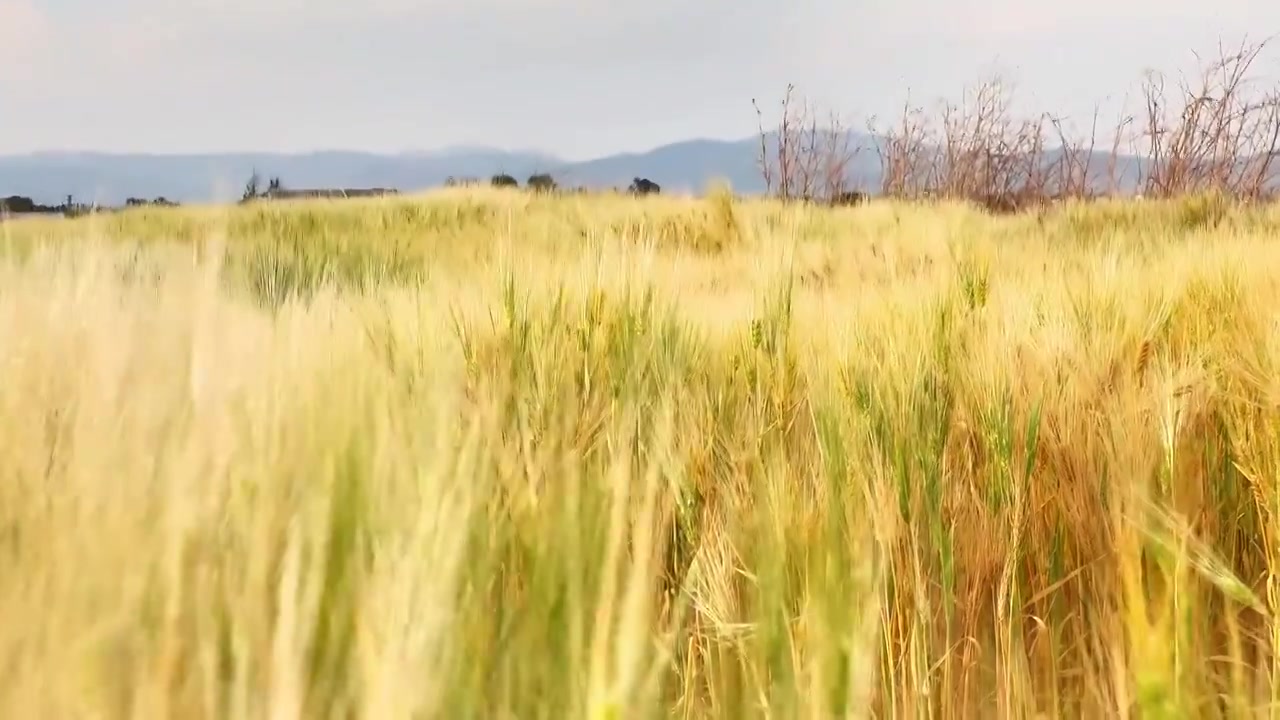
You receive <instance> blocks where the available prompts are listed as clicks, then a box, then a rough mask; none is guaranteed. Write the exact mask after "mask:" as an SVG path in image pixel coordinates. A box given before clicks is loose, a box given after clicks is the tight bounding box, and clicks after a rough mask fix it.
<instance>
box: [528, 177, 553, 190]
mask: <svg viewBox="0 0 1280 720" xmlns="http://www.w3.org/2000/svg"><path fill="white" fill-rule="evenodd" d="M525 185H526V187H528V188H529V189H530V190H533V191H534V192H551V191H553V190H555V189H556V181H555V178H552V177H551V176H550V175H549V174H547V173H535V174H533V175H530V176H529V179H528V180H527V181H526V182H525Z"/></svg>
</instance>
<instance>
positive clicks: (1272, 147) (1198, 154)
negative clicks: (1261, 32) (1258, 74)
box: [1139, 41, 1280, 200]
mask: <svg viewBox="0 0 1280 720" xmlns="http://www.w3.org/2000/svg"><path fill="white" fill-rule="evenodd" d="M1268 42H1269V41H1262V42H1259V43H1254V44H1249V43H1247V42H1244V41H1242V42H1241V44H1240V45H1239V47H1238V48H1237V49H1236V50H1234V51H1228V50H1227V49H1226V48H1225V47H1224V46H1223V45H1222V44H1221V43H1220V44H1219V46H1218V57H1217V59H1216V60H1214V61H1212V62H1211V63H1209V64H1208V65H1207V66H1205V67H1204V68H1203V69H1202V70H1201V73H1200V75H1199V77H1198V78H1196V79H1195V80H1194V81H1189V80H1187V79H1186V78H1183V79H1181V80H1180V81H1179V82H1178V85H1177V89H1176V90H1173V91H1172V92H1170V91H1169V89H1168V83H1167V82H1166V79H1165V77H1164V76H1163V75H1162V74H1160V73H1156V72H1152V73H1148V75H1147V76H1146V78H1145V79H1144V81H1143V85H1142V96H1143V105H1144V107H1143V112H1142V115H1141V117H1140V125H1141V127H1140V137H1139V142H1140V143H1141V147H1140V148H1139V152H1140V153H1141V154H1142V155H1145V156H1146V157H1147V158H1149V162H1150V164H1149V167H1148V168H1147V169H1146V172H1145V173H1144V177H1143V179H1142V191H1143V193H1144V194H1145V195H1147V196H1150V197H1172V196H1177V195H1188V194H1196V193H1204V192H1218V193H1222V194H1223V195H1226V196H1228V197H1232V198H1236V199H1242V200H1254V199H1260V198H1263V197H1266V196H1269V195H1270V194H1271V193H1272V192H1274V189H1275V188H1274V180H1275V159H1276V156H1277V152H1278V151H1280V92H1277V89H1276V88H1275V87H1274V86H1272V87H1269V88H1265V89H1261V90H1258V89H1256V86H1255V83H1254V82H1253V81H1252V78H1251V76H1250V72H1251V70H1252V68H1253V67H1254V65H1255V64H1256V62H1257V60H1258V58H1259V57H1260V56H1261V54H1262V52H1263V51H1264V50H1265V49H1266V47H1267V45H1268Z"/></svg>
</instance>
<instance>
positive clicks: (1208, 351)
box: [0, 191, 1280, 720]
mask: <svg viewBox="0 0 1280 720" xmlns="http://www.w3.org/2000/svg"><path fill="white" fill-rule="evenodd" d="M0 239H2V240H3V242H4V245H3V252H0V373H3V375H2V377H3V384H0V473H3V482H0V560H2V561H3V572H0V618H3V622H0V665H2V669H3V675H2V676H0V677H2V678H3V679H2V680H0V717H5V718H36V717H49V718H81V717H84V718H90V717H92V718H124V717H137V718H161V717H164V718H170V717H181V718H246V719H247V718H271V719H272V720H287V719H292V718H328V717H332V718H379V719H382V718H411V717H412V718H426V717H440V718H469V717H475V718H481V717H483V718H548V719H550V718H566V717H583V718H590V719H591V720H604V719H606V718H639V717H672V716H674V717H691V718H692V717H725V718H749V717H771V718H792V717H797V718H800V717H805V718H830V717H921V718H923V717H976V718H987V717H1010V718H1012V717H1017V718H1023V717H1033V716H1036V715H1037V714H1040V715H1043V716H1048V717H1072V718H1075V717H1140V718H1184V717H1210V718H1219V717H1220V718H1245V717H1263V716H1268V717H1269V716H1272V715H1273V714H1274V713H1275V712H1276V703H1277V700H1280V665H1277V661H1276V651H1277V650H1280V619H1277V618H1276V613H1277V611H1278V610H1280V608H1277V604H1278V603H1280V374H1277V370H1280V324H1278V321H1280V314H1278V310H1277V309H1278V308H1280V304H1278V303H1280V242H1278V241H1280V210H1277V209H1260V208H1254V209H1238V208H1231V207H1228V206H1226V205H1225V204H1223V203H1222V202H1219V201H1216V200H1214V199H1212V198H1207V199H1206V198H1197V199H1189V200H1184V201H1179V202H1168V203H1155V202H1148V203H1143V204H1121V203H1114V204H1100V205H1096V206H1089V207H1086V206H1066V207H1063V208H1059V209H1055V210H1051V211H1046V212H1045V213H1042V214H1040V215H1026V216H1018V217H1006V218H993V217H989V216H986V215H983V214H980V213H978V212H976V211H973V210H970V209H967V208H964V207H960V206H947V205H944V206H938V207H924V206H919V207H912V206H907V205H894V204H887V203H886V204H872V205H869V206H866V207H861V208H856V209H845V210H838V211H837V210H818V209H812V208H801V207H792V208H786V207H783V206H781V205H772V204H768V203H745V204H734V203H732V202H731V201H730V200H729V199H728V198H727V197H726V196H715V197H712V198H711V199H708V200H705V201H701V200H686V199H671V198H663V199H649V200H645V201H641V200H635V199H628V198H551V197H531V196H527V195H523V194H520V193H502V192H498V191H472V192H470V193H462V192H457V193H440V194H437V195H433V196H429V197H425V198H401V199H396V200H391V201H358V202H349V203H310V204H302V205H265V206H259V207H249V208H233V209H217V208H207V209H186V210H142V211H134V212H127V213H124V214H121V215H117V216H110V217H96V218H88V219H84V220H79V221H75V222H67V221H52V222H51V221H44V220H30V221H21V222H13V223H8V224H5V225H3V226H0Z"/></svg>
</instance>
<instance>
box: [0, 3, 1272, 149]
mask: <svg viewBox="0 0 1280 720" xmlns="http://www.w3.org/2000/svg"><path fill="white" fill-rule="evenodd" d="M1277 32H1280V2H1275V0H1214V1H1213V2H1204V0H1067V1H1064V0H775V1H774V2H765V1H764V0H638V1H637V0H451V1H449V2H445V1H444V0H341V1H340V0H0V153H12V152H25V151H30V150H50V149H55V150H56V149H77V150H83V149H94V150H113V151H124V150H129V151H153V152H186V151H230V150H278V151H297V150H311V149H364V150H378V151H395V150H403V149H433V148H439V147H443V146H449V145H459V144H466V145H473V144H481V145H494V146H499V147H507V148H536V149H542V150H547V151H551V152H555V153H559V154H561V155H563V156H564V157H566V158H568V159H579V158H586V157H592V156H596V155H600V154H605V153H611V152H617V151H624V150H643V149H647V148H649V147H652V146H655V145H659V144H661V143H664V142H669V141H673V140H679V139H687V138H692V137H718V138H738V137H743V136H746V135H748V134H750V133H751V132H752V131H753V129H754V125H755V116H754V114H753V110H752V108H751V98H752V97H753V96H754V97H757V98H759V99H760V101H761V103H762V105H765V106H766V107H767V106H768V105H772V104H773V103H774V102H775V101H776V100H777V99H779V98H780V96H781V93H782V90H783V88H784V86H785V85H786V83H787V82H795V83H796V84H797V85H798V86H799V87H800V89H801V90H803V91H805V92H806V94H808V95H811V96H813V97H814V98H815V99H816V100H820V101H823V102H825V103H827V104H829V105H831V106H833V107H835V108H836V109H838V110H840V111H842V112H843V113H845V114H847V115H849V116H850V117H851V118H853V119H860V118H864V117H865V116H866V115H868V114H872V113H880V114H885V113H890V112H892V111H894V110H895V109H897V108H898V107H899V106H900V104H901V102H902V101H903V100H904V99H906V98H907V97H908V93H909V94H910V96H911V97H912V98H916V99H920V100H933V99H935V98H936V97H938V96H941V95H949V96H954V95H956V94H957V93H958V92H959V91H960V90H962V89H963V87H964V86H965V85H966V84H967V83H972V82H974V81H977V80H979V79H981V78H982V77H984V76H986V75H987V74H989V73H991V72H993V71H997V70H998V71H1001V72H1003V73H1004V74H1005V75H1006V76H1007V77H1009V78H1010V79H1011V80H1013V81H1014V82H1016V84H1017V89H1018V94H1019V98H1020V100H1021V102H1023V103H1025V104H1027V105H1034V106H1035V107H1037V108H1044V109H1053V110H1055V111H1060V112H1064V113H1069V114H1072V115H1073V116H1076V117H1079V118H1080V119H1081V120H1082V121H1083V120H1086V119H1087V118H1086V116H1088V115H1089V114H1090V112H1091V110H1092V108H1093V106H1094V104H1095V103H1097V102H1101V101H1105V100H1106V99H1107V98H1108V97H1111V98H1113V99H1118V98H1120V97H1121V96H1122V95H1123V94H1124V93H1125V92H1126V91H1129V92H1132V91H1133V90H1134V89H1136V83H1137V81H1138V80H1139V78H1140V77H1141V73H1142V71H1143V69H1144V68H1146V67H1157V68H1160V69H1167V70H1172V71H1176V70H1178V69H1181V68H1184V67H1187V66H1188V64H1189V63H1191V62H1193V58H1192V55H1191V51H1192V50H1200V51H1210V52H1211V51H1213V50H1214V49H1215V48H1216V44H1217V42H1218V40H1219V39H1222V40H1224V41H1226V42H1228V43H1238V42H1239V40H1240V39H1241V38H1242V37H1244V35H1245V34H1246V33H1247V34H1248V36H1249V37H1250V38H1251V39H1262V38H1263V37H1265V36H1267V35H1270V34H1274V33H1277ZM1278 42H1280V41H1278ZM1275 50H1276V52H1275V53H1273V54H1269V55H1268V57H1267V58H1266V65H1265V67H1263V68H1260V70H1261V71H1263V72H1267V73H1271V74H1273V75H1275V74H1278V73H1277V72H1276V71H1277V70H1278V69H1280V68H1277V60H1276V59H1275V58H1277V57H1280V45H1277V47H1276V48H1275Z"/></svg>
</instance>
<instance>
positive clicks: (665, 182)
mask: <svg viewBox="0 0 1280 720" xmlns="http://www.w3.org/2000/svg"><path fill="white" fill-rule="evenodd" d="M879 142H880V140H879V139H878V138H875V137H873V136H870V135H866V134H862V133H851V136H850V144H851V146H852V147H856V148H860V152H859V153H858V154H857V155H856V157H855V159H854V162H853V167H852V168H851V172H850V175H851V180H852V181H853V183H854V184H855V185H857V186H859V187H861V188H864V189H873V188H875V187H878V185H879V180H880V159H879V156H878V154H877V153H876V150H875V148H876V147H877V144H878V143H879ZM759 151H760V139H759V138H758V137H751V138H747V139H743V140H706V139H698V140H687V141H683V142H677V143H673V144H669V145H663V146H661V147H657V148H654V149H652V150H649V151H647V152H639V153H622V154H616V155H609V156H606V157H601V158H597V159H594V160H587V161H582V162H568V161H564V160H561V159H559V158H556V157H555V156H553V155H549V154H544V153H539V152H535V151H506V150H499V149H493V148H475V147H466V148H450V149H445V150H439V151H427V152H406V153H398V154H375V153H365V152H350V151H323V152H311V153H304V154H280V153H218V154H192V155H149V154H132V153H123V154H113V153H98V152H43V153H31V154H27V155H9V156H0V197H5V196H9V195H23V196H26V197H30V198H32V199H34V200H35V201H37V202H43V203H59V202H62V201H63V200H65V199H66V197H67V196H68V195H71V196H73V198H74V199H75V200H76V201H77V202H90V203H93V202H96V203H99V204H103V205H119V204H123V203H124V201H125V200H126V199H127V198H129V197H138V198H148V199H150V198H155V197H159V196H163V197H165V198H168V199H169V200H174V201H178V202H188V203H189V202H224V201H229V200H235V199H238V198H239V197H240V194H241V192H242V190H243V188H244V184H245V182H246V181H247V180H248V178H249V176H250V175H251V174H252V173H253V172H254V171H255V170H256V171H257V172H258V173H259V175H260V176H261V177H262V182H263V183H264V185H265V183H266V181H267V179H268V178H270V177H272V176H279V177H280V179H281V181H282V182H283V183H284V184H285V186H286V187H291V188H331V187H332V188H361V187H390V188H397V189H399V190H400V191H402V192H414V191H418V190H425V189H429V188H432V187H438V186H440V185H443V184H444V183H445V180H446V179H447V178H449V177H456V178H463V177H472V178H480V179H485V180H487V179H488V178H489V177H490V176H492V175H494V174H496V173H508V174H510V175H512V176H514V177H515V178H516V179H518V180H519V181H520V182H521V184H523V183H524V181H525V179H526V178H528V177H529V175H531V174H534V173H543V172H545V173H550V174H551V175H552V176H553V177H555V179H556V181H557V182H558V183H560V184H561V185H565V186H573V187H577V186H585V187H589V188H602V187H626V186H627V185H628V184H630V183H631V181H632V179H633V178H635V177H643V178H648V179H650V180H653V181H654V182H656V183H658V184H660V185H661V186H662V188H663V190H664V191H666V192H694V193H696V192H701V191H703V190H704V189H706V187H707V186H708V184H709V183H711V182H712V181H715V180H717V179H723V180H727V181H728V182H729V183H730V185H731V186H732V187H733V189H734V190H735V191H736V192H740V193H744V194H754V193H759V192H762V191H764V189H765V186H764V181H763V179H762V178H761V175H760V170H759V167H758V164H757V158H758V154H759ZM1093 162H1095V164H1096V165H1095V167H1096V168H1097V170H1098V171H1099V172H1101V171H1103V169H1104V168H1105V164H1106V162H1107V159H1106V158H1105V157H1104V156H1103V155H1102V154H1101V153H1099V154H1098V155H1097V156H1096V157H1095V159H1094V161H1093ZM1119 164H1120V170H1121V173H1122V175H1123V176H1124V177H1125V179H1127V180H1129V181H1130V182H1132V178H1133V177H1134V171H1135V170H1136V169H1137V166H1138V164H1140V160H1139V159H1138V158H1132V157H1125V158H1120V159H1119Z"/></svg>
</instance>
